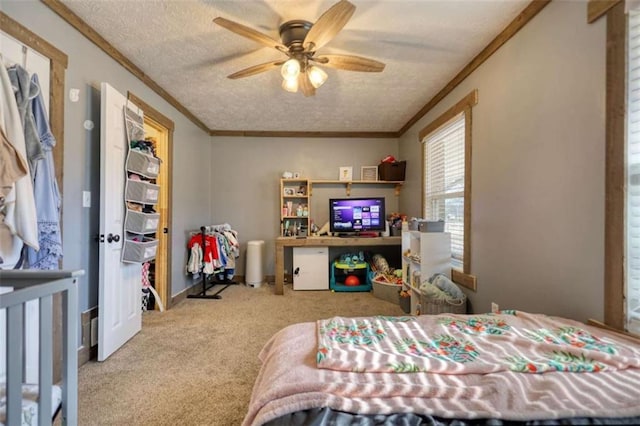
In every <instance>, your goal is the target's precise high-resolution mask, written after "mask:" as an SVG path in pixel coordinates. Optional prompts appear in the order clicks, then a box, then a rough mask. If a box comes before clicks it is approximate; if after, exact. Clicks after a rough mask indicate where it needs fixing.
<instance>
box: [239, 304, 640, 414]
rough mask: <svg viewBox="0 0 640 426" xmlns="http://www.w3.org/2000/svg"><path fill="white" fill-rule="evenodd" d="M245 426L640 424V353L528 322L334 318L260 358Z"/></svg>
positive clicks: (286, 337)
mask: <svg viewBox="0 0 640 426" xmlns="http://www.w3.org/2000/svg"><path fill="white" fill-rule="evenodd" d="M259 358H260V360H261V361H262V367H261V369H260V372H259V374H258V377H257V379H256V382H255V384H254V388H253V392H252V396H251V401H250V405H249V409H248V412H247V414H246V416H245V418H244V421H243V425H245V426H249V425H263V424H268V425H303V424H305V425H324V424H336V425H342V424H344V425H348V424H358V425H374V424H375V425H382V424H385V425H399V424H404V425H419V424H443V425H444V424H456V425H466V424H557V423H563V424H594V423H597V424H640V344H639V343H638V341H636V340H634V339H631V338H628V337H626V336H623V335H621V334H618V333H614V332H611V331H607V330H604V329H601V328H596V327H593V326H589V325H585V324H583V323H579V322H576V321H572V320H569V319H564V318H559V317H551V316H546V315H542V314H532V313H527V312H521V311H502V312H500V313H497V314H477V315H459V314H440V315H422V316H417V317H416V316H405V317H381V316H379V317H358V318H347V317H334V318H328V319H325V320H321V321H317V322H309V323H300V324H294V325H291V326H288V327H286V328H284V329H282V330H280V331H279V332H278V333H276V334H275V335H274V336H273V337H272V338H271V339H270V340H269V341H268V342H267V343H266V345H265V346H264V348H263V349H262V351H261V352H260V354H259Z"/></svg>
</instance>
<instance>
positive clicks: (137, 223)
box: [124, 210, 160, 234]
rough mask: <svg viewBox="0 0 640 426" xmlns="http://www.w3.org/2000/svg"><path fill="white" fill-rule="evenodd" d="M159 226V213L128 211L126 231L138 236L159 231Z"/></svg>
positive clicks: (125, 224)
mask: <svg viewBox="0 0 640 426" xmlns="http://www.w3.org/2000/svg"><path fill="white" fill-rule="evenodd" d="M159 224H160V214H159V213H141V212H137V211H134V210H127V218H126V220H125V222H124V229H125V230H126V231H129V232H135V233H137V234H151V233H154V232H157V231H158V225H159Z"/></svg>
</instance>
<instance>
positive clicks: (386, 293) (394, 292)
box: [371, 277, 402, 305]
mask: <svg viewBox="0 0 640 426" xmlns="http://www.w3.org/2000/svg"><path fill="white" fill-rule="evenodd" d="M371 283H372V284H373V295H374V296H375V297H377V298H378V299H382V300H386V301H387V302H391V303H395V304H396V305H399V304H400V294H399V293H400V290H402V285H400V284H394V283H389V282H384V281H381V280H376V279H375V278H373V277H372V278H371Z"/></svg>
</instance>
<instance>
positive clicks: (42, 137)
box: [27, 74, 62, 269]
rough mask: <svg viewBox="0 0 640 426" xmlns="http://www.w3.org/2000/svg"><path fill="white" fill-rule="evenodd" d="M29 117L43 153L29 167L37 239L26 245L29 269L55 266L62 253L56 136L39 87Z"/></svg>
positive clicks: (35, 75) (34, 76)
mask: <svg viewBox="0 0 640 426" xmlns="http://www.w3.org/2000/svg"><path fill="white" fill-rule="evenodd" d="M31 83H32V85H35V86H36V87H40V82H39V81H38V75H37V74H33V76H32V77H31ZM31 110H32V112H33V121H34V124H35V127H36V132H37V136H38V140H39V143H40V145H41V146H42V152H43V154H44V155H43V157H42V158H41V159H40V160H38V161H36V162H35V164H34V170H33V173H32V174H33V192H34V198H35V203H36V216H37V221H38V243H39V245H40V250H37V251H36V250H34V249H33V248H31V247H29V248H28V249H27V262H28V267H29V268H31V269H59V260H60V258H61V257H62V235H61V230H60V207H61V204H62V203H61V197H60V191H59V189H58V181H57V180H56V175H55V166H54V162H53V147H54V146H55V145H56V139H55V138H54V137H53V133H51V127H50V126H49V120H48V119H47V112H46V110H45V107H44V99H43V98H42V91H40V90H38V95H37V96H36V97H35V98H34V99H33V100H32V106H31Z"/></svg>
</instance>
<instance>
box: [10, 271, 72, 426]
mask: <svg viewBox="0 0 640 426" xmlns="http://www.w3.org/2000/svg"><path fill="white" fill-rule="evenodd" d="M81 275H84V271H83V270H77V271H36V270H0V285H1V286H3V287H13V291H10V292H8V293H4V294H2V295H0V309H5V315H6V338H5V342H4V347H5V348H6V369H5V371H6V383H5V384H4V385H5V386H6V389H5V392H6V417H5V419H4V423H5V424H6V425H10V426H13V425H22V424H24V423H27V424H28V423H29V416H25V413H24V406H23V401H24V399H25V397H26V396H25V391H26V390H27V389H28V388H29V387H28V386H25V378H24V371H25V360H24V358H25V353H24V352H25V351H24V347H25V343H24V342H25V324H24V322H25V321H24V318H25V305H26V303H27V302H29V301H32V300H38V301H39V320H38V334H39V351H38V352H39V355H38V385H37V388H35V387H33V386H31V387H30V390H31V391H32V393H35V392H37V419H38V423H37V424H38V425H40V426H42V425H50V424H51V423H52V413H54V412H55V411H56V409H57V408H58V407H57V406H56V405H57V404H55V403H57V402H58V401H57V400H56V401H55V403H54V398H55V396H53V395H55V392H52V389H56V390H59V391H60V408H61V412H62V421H63V424H67V425H77V424H78V353H77V351H78V315H79V313H78V288H77V283H78V277H80V276H81ZM56 293H61V295H62V382H61V383H60V386H57V385H56V386H54V383H53V357H54V354H53V345H54V342H53V296H54V295H55V294H56ZM33 389H37V390H36V391H33ZM32 396H35V395H32ZM34 399H35V398H34ZM33 418H35V416H33ZM0 423H1V420H0Z"/></svg>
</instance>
